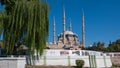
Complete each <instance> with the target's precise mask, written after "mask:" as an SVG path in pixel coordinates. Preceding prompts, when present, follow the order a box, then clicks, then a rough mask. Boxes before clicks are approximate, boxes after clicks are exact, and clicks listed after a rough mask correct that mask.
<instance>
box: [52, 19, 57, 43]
mask: <svg viewBox="0 0 120 68" xmlns="http://www.w3.org/2000/svg"><path fill="white" fill-rule="evenodd" d="M53 43H54V44H56V22H55V17H54V23H53Z"/></svg>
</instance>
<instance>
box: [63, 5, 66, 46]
mask: <svg viewBox="0 0 120 68" xmlns="http://www.w3.org/2000/svg"><path fill="white" fill-rule="evenodd" d="M65 31H66V17H65V8H64V7H63V44H65Z"/></svg>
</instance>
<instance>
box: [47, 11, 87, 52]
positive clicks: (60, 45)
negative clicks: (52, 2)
mask: <svg viewBox="0 0 120 68" xmlns="http://www.w3.org/2000/svg"><path fill="white" fill-rule="evenodd" d="M84 39H85V36H84V11H82V41H80V40H79V39H78V35H77V34H76V33H73V32H72V23H71V21H70V25H69V30H66V16H65V10H64V9H63V31H62V32H61V33H60V34H59V35H58V37H57V39H56V22H55V18H54V24H53V43H47V49H63V50H81V49H82V48H83V47H84V42H85V41H84Z"/></svg>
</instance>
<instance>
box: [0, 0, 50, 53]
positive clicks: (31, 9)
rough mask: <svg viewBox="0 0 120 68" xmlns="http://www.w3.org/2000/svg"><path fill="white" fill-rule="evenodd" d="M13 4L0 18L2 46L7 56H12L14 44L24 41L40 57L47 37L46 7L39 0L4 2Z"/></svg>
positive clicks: (44, 3) (10, 0) (9, 0)
mask: <svg viewBox="0 0 120 68" xmlns="http://www.w3.org/2000/svg"><path fill="white" fill-rule="evenodd" d="M6 1H8V2H10V4H11V3H13V5H12V10H10V12H8V11H9V10H8V11H7V10H6V11H5V12H4V14H1V17H0V31H2V30H4V33H3V35H4V37H3V41H4V45H5V47H4V48H5V49H6V50H7V54H12V52H13V49H14V46H15V44H16V43H17V42H18V41H19V40H21V39H23V38H24V39H25V43H26V46H27V47H28V49H29V50H30V51H31V55H33V54H34V51H35V50H36V51H37V54H40V55H42V53H43V50H44V49H45V47H46V39H47V35H48V25H49V23H48V5H47V3H46V2H40V1H39V0H6Z"/></svg>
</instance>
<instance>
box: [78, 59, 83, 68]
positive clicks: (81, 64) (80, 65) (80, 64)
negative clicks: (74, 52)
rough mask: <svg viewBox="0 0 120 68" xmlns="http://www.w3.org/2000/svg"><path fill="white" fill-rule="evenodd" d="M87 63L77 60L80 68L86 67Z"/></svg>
mask: <svg viewBox="0 0 120 68" xmlns="http://www.w3.org/2000/svg"><path fill="white" fill-rule="evenodd" d="M84 64H85V62H84V60H79V59H78V60H76V65H77V66H78V67H79V68H82V67H83V66H84Z"/></svg>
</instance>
